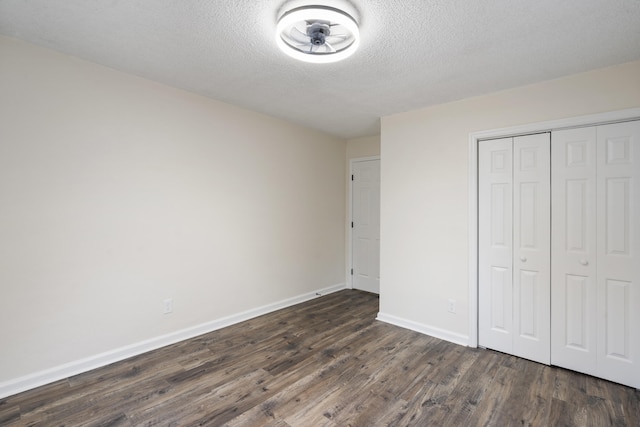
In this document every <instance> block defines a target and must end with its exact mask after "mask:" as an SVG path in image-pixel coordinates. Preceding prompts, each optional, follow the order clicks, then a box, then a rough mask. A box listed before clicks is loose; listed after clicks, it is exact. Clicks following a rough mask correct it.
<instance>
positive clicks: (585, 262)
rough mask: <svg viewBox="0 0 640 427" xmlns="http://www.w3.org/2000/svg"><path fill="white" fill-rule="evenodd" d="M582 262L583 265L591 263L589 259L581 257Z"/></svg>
mask: <svg viewBox="0 0 640 427" xmlns="http://www.w3.org/2000/svg"><path fill="white" fill-rule="evenodd" d="M580 264H582V265H589V261H587V260H586V259H581V260H580Z"/></svg>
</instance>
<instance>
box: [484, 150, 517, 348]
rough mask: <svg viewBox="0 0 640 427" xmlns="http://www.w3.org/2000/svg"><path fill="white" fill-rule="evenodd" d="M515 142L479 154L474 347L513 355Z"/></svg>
mask: <svg viewBox="0 0 640 427" xmlns="http://www.w3.org/2000/svg"><path fill="white" fill-rule="evenodd" d="M512 164H513V139H512V138H502V139H494V140H490V141H482V142H480V145H479V150H478V223H479V224H478V231H479V234H478V343H479V344H480V345H481V346H482V347H486V348H492V349H494V350H498V351H502V352H505V353H512V352H513V286H512V284H513V281H512V277H513V274H512V263H513V234H512V233H513V207H512V197H513V170H512Z"/></svg>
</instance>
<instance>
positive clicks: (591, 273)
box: [551, 122, 640, 388]
mask: <svg viewBox="0 0 640 427" xmlns="http://www.w3.org/2000/svg"><path fill="white" fill-rule="evenodd" d="M552 147H553V153H552V176H553V188H552V194H553V200H552V203H553V220H552V224H553V238H552V245H553V246H552V256H553V263H552V265H553V272H552V318H551V324H552V325H553V334H552V346H551V361H552V363H553V364H554V365H558V366H562V367H565V368H568V369H572V370H575V371H579V372H584V373H587V374H591V375H594V376H597V377H601V378H605V379H608V380H611V381H615V382H618V383H622V384H626V385H629V386H632V387H636V388H640V255H639V253H640V122H629V123H618V124H612V125H605V126H597V127H595V126H594V127H590V128H583V129H572V130H564V131H556V132H553V144H552Z"/></svg>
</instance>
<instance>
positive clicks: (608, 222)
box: [597, 121, 640, 388]
mask: <svg viewBox="0 0 640 427" xmlns="http://www.w3.org/2000/svg"><path fill="white" fill-rule="evenodd" d="M597 133H598V141H597V156H598V172H597V191H598V218H597V223H598V224H597V236H598V249H597V263H598V265H597V270H598V272H597V301H598V302H597V307H598V308H597V317H598V334H597V335H598V351H597V365H598V376H600V377H602V378H606V379H609V380H612V381H616V382H620V383H623V384H627V385H630V386H633V387H636V388H640V121H636V122H629V123H618V124H612V125H606V126H599V127H598V130H597Z"/></svg>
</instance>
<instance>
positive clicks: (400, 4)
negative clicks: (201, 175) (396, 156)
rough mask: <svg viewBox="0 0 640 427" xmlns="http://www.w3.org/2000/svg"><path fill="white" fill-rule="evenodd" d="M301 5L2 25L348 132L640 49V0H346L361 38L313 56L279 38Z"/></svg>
mask: <svg viewBox="0 0 640 427" xmlns="http://www.w3.org/2000/svg"><path fill="white" fill-rule="evenodd" d="M345 1H347V0H317V1H313V0H312V1H311V3H312V4H314V3H315V4H326V5H333V6H339V5H340V4H341V3H344V2H345ZM300 3H301V1H300V0H294V2H293V3H292V2H286V1H285V0H208V1H207V0H189V1H187V0H0V34H4V35H7V36H10V37H14V38H18V39H23V40H26V41H29V42H31V43H34V44H37V45H41V46H44V47H48V48H51V49H55V50H58V51H61V52H65V53H68V54H71V55H74V56H78V57H80V58H84V59H87V60H90V61H94V62H97V63H99V64H103V65H106V66H108V67H112V68H115V69H118V70H122V71H125V72H127V73H131V74H135V75H138V76H142V77H145V78H148V79H151V80H155V81H158V82H162V83H165V84H168V85H171V86H175V87H178V88H183V89H186V90H189V91H193V92H196V93H199V94H202V95H205V96H208V97H211V98H214V99H217V100H220V101H224V102H228V103H231V104H235V105H238V106H241V107H245V108H248V109H251V110H255V111H259V112H264V113H267V114H270V115H272V116H276V117H281V118H284V119H287V120H290V121H292V122H295V123H299V124H302V125H304V126H307V127H311V128H316V129H320V130H323V131H325V132H327V133H330V134H333V135H336V136H339V137H342V138H354V137H360V136H367V135H375V134H378V133H379V126H380V125H379V118H380V117H382V116H385V115H389V114H393V113H398V112H403V111H408V110H414V109H417V108H421V107H426V106H429V105H435V104H440V103H443V102H448V101H453V100H457V99H462V98H467V97H470V96H475V95H480V94H484V93H489V92H494V91H497V90H501V89H506V88H510V87H515V86H520V85H524V84H528V83H534V82H538V81H542V80H548V79H553V78H556V77H560V76H563V75H568V74H574V73H578V72H581V71H587V70H591V69H596V68H601V67H606V66H609V65H614V64H619V63H623V62H628V61H632V60H637V59H640V0H562V1H559V0H353V1H351V2H350V3H351V6H352V8H353V9H355V11H356V15H357V16H356V18H357V20H358V21H359V23H360V30H361V36H362V44H361V46H360V49H359V50H358V51H357V52H356V53H355V54H354V55H353V56H352V57H351V58H349V59H347V60H345V61H342V62H338V63H334V64H307V63H302V62H298V61H296V60H294V59H291V58H289V57H288V56H286V55H284V54H283V53H282V52H280V51H279V50H278V48H277V47H276V45H275V42H274V31H275V25H276V20H277V17H278V16H279V14H280V13H282V10H283V9H286V8H287V6H288V5H291V4H293V5H298V4H300ZM307 4H308V2H307ZM0 59H1V58H0Z"/></svg>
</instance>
